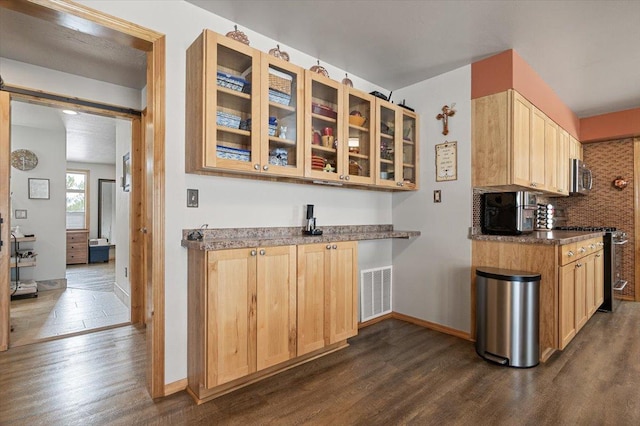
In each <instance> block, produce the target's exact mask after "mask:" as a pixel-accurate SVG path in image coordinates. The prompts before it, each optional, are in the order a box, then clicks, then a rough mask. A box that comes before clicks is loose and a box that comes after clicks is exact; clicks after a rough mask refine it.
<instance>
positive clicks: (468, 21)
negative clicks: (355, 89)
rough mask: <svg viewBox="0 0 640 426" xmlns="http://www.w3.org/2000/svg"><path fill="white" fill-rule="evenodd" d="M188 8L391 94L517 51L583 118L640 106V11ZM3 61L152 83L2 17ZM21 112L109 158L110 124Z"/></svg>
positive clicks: (237, 1) (334, 3) (507, 6)
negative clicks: (61, 126) (206, 12)
mask: <svg viewBox="0 0 640 426" xmlns="http://www.w3.org/2000/svg"><path fill="white" fill-rule="evenodd" d="M189 2H190V3H193V4H194V5H197V6H199V7H202V8H204V9H206V10H209V11H211V12H213V13H215V14H217V15H219V16H222V17H224V18H227V19H229V20H231V21H234V22H236V23H238V25H239V26H240V30H242V29H250V30H251V31H255V32H258V33H261V34H263V35H265V36H267V37H270V38H272V39H274V40H277V41H278V42H279V43H280V44H281V46H282V47H283V50H286V47H293V48H296V49H298V50H300V51H303V52H305V53H308V54H309V55H312V56H314V57H317V58H318V59H320V60H321V61H322V62H324V63H329V64H331V65H333V66H336V67H339V68H342V69H344V70H346V71H347V72H348V73H350V74H354V75H357V76H359V77H362V78H364V79H367V80H369V81H371V82H373V83H375V84H377V85H380V86H382V87H384V88H386V89H388V90H396V89H399V88H402V87H406V86H408V85H411V84H413V83H416V82H420V81H423V80H425V79H428V78H431V77H434V76H436V75H439V74H442V73H445V72H447V71H450V70H453V69H456V68H459V67H461V66H464V65H467V64H470V63H472V62H474V61H477V60H479V59H482V58H485V57H488V56H491V55H493V54H496V53H499V52H502V51H504V50H506V49H515V50H516V51H517V52H518V54H519V55H520V56H522V58H523V59H524V60H525V61H527V62H528V63H529V64H530V65H531V66H532V67H533V69H534V70H536V72H537V73H538V74H539V75H540V76H541V77H542V79H543V80H544V81H545V82H546V83H547V84H549V86H551V88H552V89H553V90H554V91H555V92H556V93H557V94H558V96H559V97H560V98H561V99H562V100H563V101H564V102H565V103H566V104H567V105H568V106H569V108H571V109H572V110H573V111H574V112H575V113H576V114H577V115H578V116H579V117H587V116H592V115H597V114H603V113H607V112H613V111H620V110H624V109H628V108H635V107H640V72H639V70H640V48H639V46H640V25H638V22H640V1H637V0H630V1H616V0H609V1H584V0H583V1H578V0H575V1H574V0H568V1H564V0H557V1H528V0H513V1H511V0H508V1H502V0H488V1H487V0H459V1H453V0H447V1H439V0H430V1H426V0H424V1H422V0H394V1H391V0H378V1H372V0H370V1H364V0H351V1H346V0H344V1H342V0H315V1H291V0H268V1H264V0H191V1H189ZM150 13H152V12H150ZM251 31H247V32H248V33H250V32H251ZM0 57H4V58H9V59H13V60H16V61H21V62H26V63H30V64H34V65H38V66H41V67H45V68H51V69H55V70H58V71H63V72H67V73H71V74H76V75H80V76H83V77H88V78H93V79H97V80H101V81H106V82H109V83H113V84H117V85H121V86H125V87H130V88H134V89H142V88H143V87H144V85H145V81H146V71H145V67H146V59H145V54H144V52H141V51H138V50H136V49H133V48H130V47H128V46H123V45H118V44H116V43H113V42H109V41H105V40H102V39H99V38H96V37H94V36H90V35H86V34H82V33H80V32H77V31H73V30H70V29H67V28H64V27H61V26H58V25H55V24H51V23H47V22H45V21H42V20H40V19H38V18H33V17H29V16H25V15H22V14H20V13H17V12H14V11H11V10H9V9H6V8H1V7H0ZM1 73H2V70H1V69H0V75H1ZM5 83H6V84H8V85H10V84H11V82H10V81H6V82H5ZM21 109H22V107H16V109H15V110H14V112H15V114H14V118H15V119H16V120H19V121H21V120H23V118H20V117H19V116H20V115H22V114H21V113H20V110H21ZM24 109H25V110H28V112H26V115H27V117H28V118H27V120H28V119H31V121H32V122H33V123H38V122H41V123H44V122H47V121H48V120H53V121H55V120H58V122H61V123H64V125H65V126H67V134H68V136H69V141H70V142H69V143H70V144H75V145H73V146H70V147H69V148H68V149H67V152H68V153H69V154H70V155H73V157H71V156H70V158H69V160H70V161H84V162H105V161H107V160H106V157H109V156H111V154H110V153H106V152H105V151H107V148H106V146H107V143H108V142H107V141H106V140H103V136H105V137H106V136H107V135H110V134H111V132H113V128H114V126H113V125H112V123H111V124H108V123H107V122H106V121H104V120H105V119H104V118H103V117H97V116H91V115H84V114H82V115H79V116H76V117H61V116H60V113H59V112H58V111H57V110H54V111H48V112H47V111H46V110H43V109H42V107H39V108H36V106H34V105H25V106H24ZM37 114H42V117H43V118H41V119H34V118H36V117H38V115H37ZM45 115H49V116H50V117H49V118H44V116H45ZM74 140H75V141H76V142H72V141H74ZM113 149H115V148H113ZM80 154H82V155H80ZM103 156H104V157H103Z"/></svg>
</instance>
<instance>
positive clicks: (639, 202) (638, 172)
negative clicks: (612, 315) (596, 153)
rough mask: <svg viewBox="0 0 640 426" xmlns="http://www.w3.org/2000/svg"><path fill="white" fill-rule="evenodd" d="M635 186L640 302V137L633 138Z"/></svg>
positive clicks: (639, 292) (639, 293)
mask: <svg viewBox="0 0 640 426" xmlns="http://www.w3.org/2000/svg"><path fill="white" fill-rule="evenodd" d="M633 170H634V172H633V188H634V191H635V194H634V197H633V211H634V216H635V217H634V223H635V231H634V234H635V235H634V240H633V241H634V247H635V254H634V263H635V265H636V271H635V274H634V276H635V280H634V282H635V293H636V294H635V296H636V302H640V137H636V138H634V139H633Z"/></svg>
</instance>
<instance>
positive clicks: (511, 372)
mask: <svg viewBox="0 0 640 426" xmlns="http://www.w3.org/2000/svg"><path fill="white" fill-rule="evenodd" d="M638 324H640V304H638V303H632V302H625V303H623V304H622V305H621V306H620V309H619V310H618V312H616V313H614V314H606V313H597V314H596V315H594V317H593V318H592V319H591V320H590V321H589V323H587V325H586V326H585V327H584V329H583V330H582V331H581V332H580V333H579V335H578V336H577V337H576V338H575V340H574V341H573V342H572V343H571V344H570V345H569V346H568V347H567V349H565V351H564V352H562V353H558V354H556V355H554V356H553V357H552V358H551V360H550V361H549V362H547V363H546V364H543V365H539V366H538V367H535V368H531V369H513V368H507V367H499V366H496V365H493V364H490V363H488V362H486V361H484V360H482V359H481V358H479V357H478V356H477V355H476V353H475V350H474V346H473V343H471V342H468V341H464V340H461V339H458V338H455V337H451V336H448V335H444V334H441V333H438V332H434V331H430V330H426V329H423V328H420V327H418V326H415V325H412V324H408V323H404V322H401V321H398V320H387V321H384V322H381V323H378V324H375V325H373V326H370V327H367V328H365V329H363V330H361V331H360V334H359V335H358V336H357V337H356V338H354V339H352V340H351V346H350V347H349V348H347V349H345V350H342V351H339V352H336V353H334V354H331V355H329V356H327V357H324V358H321V359H318V360H315V361H312V362H310V363H308V364H306V365H304V366H300V367H297V368H295V369H292V370H289V371H286V372H283V373H281V374H279V375H277V376H274V377H272V378H269V379H266V380H264V381H262V382H259V383H256V384H254V385H251V386H249V387H247V388H244V389H241V390H239V391H236V392H234V393H231V394H229V395H225V396H223V397H221V398H218V399H216V400H214V401H211V402H208V403H205V404H202V405H200V406H197V405H195V404H194V403H193V401H192V400H191V398H190V397H189V396H187V395H186V393H184V392H179V393H177V394H174V395H172V396H169V397H166V398H163V399H159V400H157V401H155V402H154V401H152V400H151V399H150V398H149V396H148V394H147V392H146V390H145V367H144V363H145V353H144V351H145V342H144V330H142V329H136V328H134V327H131V326H129V327H124V328H119V329H114V330H109V331H105V332H100V333H93V334H88V335H83V336H77V337H72V338H68V339H64V340H58V341H52V342H46V343H41V344H37V345H31V346H28V347H26V346H25V347H21V348H16V349H11V350H10V351H8V352H5V353H2V354H0V372H1V373H2V374H1V375H0V416H1V418H0V424H3V425H6V424H24V425H32V424H56V425H57V424H64V425H69V424H82V425H87V424H91V425H99V424H110V425H111V424H114V425H131V424H160V425H182V424H189V425H191V424H203V425H210V424H236V425H255V424H276V425H293V424H320V425H352V424H355V425H397V424H416V425H477V424H481V425H522V424H531V425H564V424H579V425H635V424H640V392H638V389H639V388H638V386H639V385H640V327H638ZM168 347H169V348H171V344H169V345H168ZM169 350H171V349H169Z"/></svg>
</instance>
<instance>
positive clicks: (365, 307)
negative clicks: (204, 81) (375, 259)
mask: <svg viewBox="0 0 640 426" xmlns="http://www.w3.org/2000/svg"><path fill="white" fill-rule="evenodd" d="M391 268H392V267H391V266H385V267H383V268H375V269H366V270H362V271H360V322H365V321H369V320H371V319H373V318H376V317H379V316H381V315H385V314H388V313H390V312H391Z"/></svg>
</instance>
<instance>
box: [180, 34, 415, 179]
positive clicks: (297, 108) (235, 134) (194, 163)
mask: <svg viewBox="0 0 640 426" xmlns="http://www.w3.org/2000/svg"><path fill="white" fill-rule="evenodd" d="M186 89H187V90H186V129H185V139H186V152H185V170H186V171H187V172H188V173H200V174H222V175H236V176H250V177H253V178H256V177H257V178H264V179H274V178H280V179H286V180H288V181H297V182H302V181H307V182H318V181H321V182H322V181H328V182H331V183H340V184H342V185H345V186H351V185H353V186H359V187H363V188H367V187H372V188H373V187H384V188H388V189H392V190H412V189H417V187H418V177H419V173H418V159H419V157H418V141H419V138H418V123H417V120H418V117H417V115H416V114H414V113H412V112H411V111H409V110H407V109H404V108H402V107H400V106H398V105H394V104H391V103H389V102H385V101H382V100H380V99H378V98H374V97H373V96H371V95H369V94H366V93H363V92H360V91H358V90H356V89H353V88H350V87H347V86H345V85H343V84H341V83H338V82H336V81H334V80H331V79H329V78H327V77H324V76H323V75H320V74H318V73H314V72H311V71H309V70H304V69H302V68H301V67H298V66H296V65H293V64H291V63H289V62H287V61H284V60H282V59H280V58H276V57H274V56H271V55H268V54H266V53H262V52H260V51H258V50H256V49H254V48H251V47H249V46H247V45H245V44H242V43H240V42H238V41H235V40H233V39H230V38H228V37H225V36H222V35H220V34H216V33H214V32H213V31H209V30H205V31H204V32H203V33H202V34H201V35H200V36H199V37H198V38H197V39H196V40H195V41H194V42H193V43H192V45H191V46H190V47H189V48H188V50H187V88H186ZM356 111H357V112H358V113H360V114H361V116H362V117H365V118H366V120H365V121H364V122H358V120H353V119H351V118H350V113H351V112H356ZM380 111H384V115H382V116H381V115H380V114H379V113H380ZM385 126H386V127H385Z"/></svg>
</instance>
